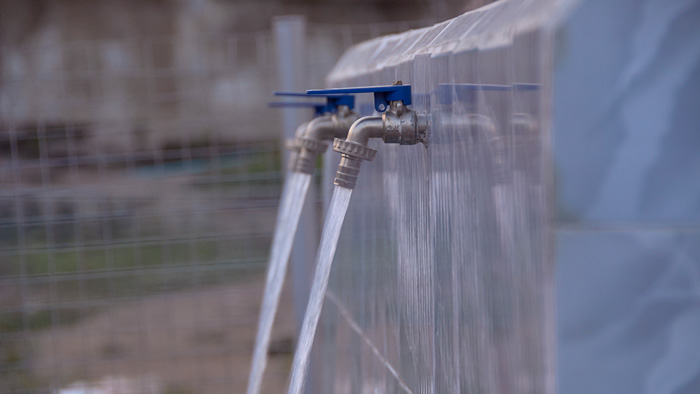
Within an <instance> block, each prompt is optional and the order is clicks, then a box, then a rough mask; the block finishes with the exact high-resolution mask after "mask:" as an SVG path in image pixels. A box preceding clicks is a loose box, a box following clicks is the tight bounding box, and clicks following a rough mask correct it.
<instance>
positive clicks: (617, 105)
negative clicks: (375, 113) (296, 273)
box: [316, 0, 700, 394]
mask: <svg viewBox="0 0 700 394" xmlns="http://www.w3.org/2000/svg"><path fill="white" fill-rule="evenodd" d="M698 20H700V3H698V2H697V1H694V0H684V1H677V2H673V4H671V3H669V2H665V1H662V0H645V1H641V2H640V1H636V0H621V1H616V2H610V1H607V0H585V1H563V2H553V1H551V2H550V1H546V0H543V1H506V0H503V1H498V2H496V3H493V4H491V5H489V6H487V7H484V8H481V9H479V10H476V11H473V12H470V13H467V14H464V15H461V16H459V17H457V18H455V19H452V20H449V21H446V22H443V23H440V24H437V25H435V26H432V27H428V28H424V29H420V30H413V31H409V32H406V33H404V34H399V35H393V36H386V37H381V38H377V39H375V40H372V41H368V42H365V43H362V44H358V45H356V46H354V47H352V48H350V49H349V50H348V51H347V52H346V53H345V55H344V56H343V57H342V58H341V60H340V61H339V62H338V64H337V65H336V67H335V69H334V70H333V71H332V72H331V74H330V75H329V77H328V84H329V85H332V86H361V85H383V84H389V83H392V82H393V81H396V80H401V81H403V82H404V83H407V84H411V85H412V87H413V108H414V109H416V110H417V111H419V112H422V113H428V114H430V115H431V118H432V126H431V129H430V134H429V140H430V141H429V145H428V147H424V146H396V145H385V144H383V143H382V142H381V141H379V142H377V141H373V145H372V147H373V148H375V149H378V151H379V152H378V154H377V158H376V159H375V161H374V162H370V163H365V164H363V168H362V172H361V174H360V177H359V182H358V185H357V187H356V189H355V192H354V196H353V201H352V202H351V204H350V209H349V211H348V217H347V219H346V227H345V228H344V230H343V232H342V234H341V238H340V244H339V245H338V252H337V254H336V261H335V263H334V268H333V272H332V274H331V282H330V285H329V292H328V294H327V296H326V301H327V302H326V303H325V306H324V312H323V316H322V318H321V328H320V330H319V335H318V337H317V341H316V360H318V361H317V362H316V365H317V366H318V369H319V370H320V372H319V373H318V374H317V376H318V377H319V381H318V382H316V383H317V386H316V388H317V390H318V392H319V393H326V392H333V393H488V394H491V393H509V394H510V393H518V394H519V393H533V394H534V393H553V392H554V391H555V380H556V381H557V382H556V387H557V389H558V390H557V391H558V392H561V393H566V394H579V393H581V394H584V393H586V394H587V393H616V394H620V393H624V394H638V393H645V394H652V393H654V394H656V393H664V394H690V393H698V392H700V336H699V335H698V332H700V331H699V327H700V309H699V308H698V305H700V248H699V247H698V245H700V241H699V240H700V219H699V218H700V183H699V182H698V174H700V159H699V158H700V156H699V155H698V152H699V151H700V140H699V139H698V135H700V134H698V130H700V112H698V111H697V103H698V102H700V96H699V95H700V89H698V87H699V86H700V71H699V70H700V24H698V23H697V21H698ZM358 106H359V108H360V109H361V110H363V111H364V114H365V115H366V114H369V113H371V112H372V110H373V107H372V102H371V98H370V97H361V98H360V99H359V100H358ZM337 161H338V157H337V155H327V156H326V164H327V165H326V174H325V175H326V185H329V184H330V181H331V179H332V176H333V173H334V171H335V169H336V164H337ZM324 190H325V191H326V193H327V192H328V190H330V186H326V187H325V188H324ZM327 197H328V196H326V200H328V198H327ZM555 267H556V271H557V274H556V283H557V287H556V289H557V290H556V296H555V291H554V283H555V281H554V279H553V277H554V271H555ZM555 298H556V302H555ZM555 304H556V313H555V312H554V311H555ZM555 316H556V320H555ZM555 327H556V328H557V332H556V333H555ZM555 354H556V357H555ZM555 359H556V368H555ZM555 369H556V373H555ZM555 376H556V379H555Z"/></svg>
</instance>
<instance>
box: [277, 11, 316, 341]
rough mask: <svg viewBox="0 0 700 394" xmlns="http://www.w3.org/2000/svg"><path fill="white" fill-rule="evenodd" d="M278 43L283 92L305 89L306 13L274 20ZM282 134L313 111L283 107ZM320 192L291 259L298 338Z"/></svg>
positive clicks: (311, 201) (309, 202)
mask: <svg viewBox="0 0 700 394" xmlns="http://www.w3.org/2000/svg"><path fill="white" fill-rule="evenodd" d="M273 29H274V32H275V42H276V45H277V76H278V86H279V89H280V90H282V91H290V92H302V91H304V90H306V89H309V88H310V87H309V86H306V85H307V83H308V78H307V74H306V72H307V69H306V66H307V63H306V21H305V19H304V17H303V16H298V15H289V16H280V17H276V18H274V20H273ZM281 111H282V129H283V134H282V137H283V138H285V139H287V138H292V137H294V132H295V130H296V128H297V126H299V125H300V124H301V123H303V122H305V121H308V120H309V119H310V116H311V114H310V113H309V112H306V111H300V110H299V109H295V108H283V109H282V110H281ZM287 157H288V153H287V152H285V153H284V161H283V163H284V164H285V165H286V163H287ZM317 201H318V192H317V190H316V185H315V183H314V181H313V180H312V182H311V185H310V186H309V191H308V193H307V196H306V203H305V205H304V209H303V211H302V216H301V220H300V221H299V227H298V230H297V234H296V238H295V239H294V247H293V249H292V255H291V258H290V265H291V276H292V290H293V296H294V314H295V318H296V328H297V331H296V335H297V339H298V336H299V332H300V331H301V324H302V321H303V320H304V312H305V310H306V304H307V302H308V300H309V290H310V289H311V277H312V274H313V272H314V262H315V261H314V260H315V259H314V257H315V256H316V249H317V247H318V218H317Z"/></svg>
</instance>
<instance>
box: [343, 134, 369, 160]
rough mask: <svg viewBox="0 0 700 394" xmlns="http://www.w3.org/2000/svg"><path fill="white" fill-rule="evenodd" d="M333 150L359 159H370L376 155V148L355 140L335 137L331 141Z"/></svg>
mask: <svg viewBox="0 0 700 394" xmlns="http://www.w3.org/2000/svg"><path fill="white" fill-rule="evenodd" d="M333 150H334V151H336V152H339V153H341V154H343V155H347V156H349V157H355V158H358V159H360V160H367V161H372V160H374V157H375V156H377V150H376V149H372V148H370V147H369V146H366V145H362V144H358V143H357V142H353V141H348V140H341V139H338V138H336V139H335V140H334V141H333Z"/></svg>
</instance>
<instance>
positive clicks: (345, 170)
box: [333, 154, 362, 189]
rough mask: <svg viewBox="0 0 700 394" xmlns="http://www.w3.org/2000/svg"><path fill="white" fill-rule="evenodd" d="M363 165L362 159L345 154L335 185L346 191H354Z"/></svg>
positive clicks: (341, 160)
mask: <svg viewBox="0 0 700 394" xmlns="http://www.w3.org/2000/svg"><path fill="white" fill-rule="evenodd" d="M361 165H362V159H358V158H356V157H352V156H348V155H346V154H343V155H342V158H341V159H340V165H339V166H338V171H337V172H336V173H335V179H334V180H333V183H334V184H336V185H337V186H342V187H344V188H346V189H354V188H355V184H356V183H357V176H358V175H359V174H360V166H361Z"/></svg>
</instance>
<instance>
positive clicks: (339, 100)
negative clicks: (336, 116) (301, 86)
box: [275, 92, 355, 112]
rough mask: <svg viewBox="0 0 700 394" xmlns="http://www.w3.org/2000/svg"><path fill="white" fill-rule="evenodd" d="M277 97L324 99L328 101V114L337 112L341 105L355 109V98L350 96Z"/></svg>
mask: <svg viewBox="0 0 700 394" xmlns="http://www.w3.org/2000/svg"><path fill="white" fill-rule="evenodd" d="M275 96H287V97H324V98H325V99H326V107H327V111H326V112H335V111H336V109H337V108H338V107H339V106H341V105H345V106H347V107H348V108H350V109H353V108H355V96H352V95H349V94H316V95H313V96H312V95H310V94H308V93H304V92H275Z"/></svg>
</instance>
